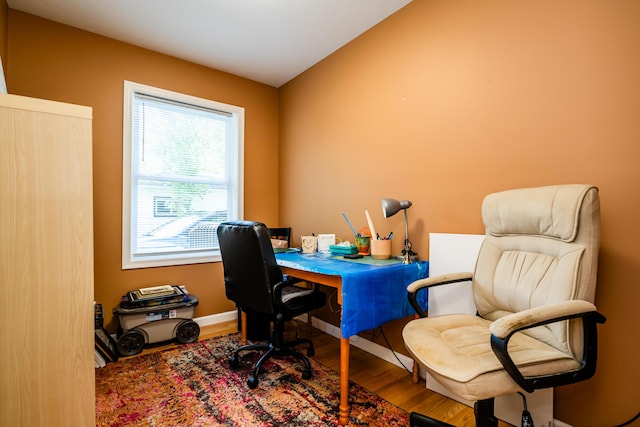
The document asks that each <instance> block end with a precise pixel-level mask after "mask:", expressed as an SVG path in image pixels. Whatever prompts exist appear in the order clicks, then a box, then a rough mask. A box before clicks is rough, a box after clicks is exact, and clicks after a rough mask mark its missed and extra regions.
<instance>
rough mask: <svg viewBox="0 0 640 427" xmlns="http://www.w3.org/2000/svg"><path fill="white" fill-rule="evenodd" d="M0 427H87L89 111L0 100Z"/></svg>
mask: <svg viewBox="0 0 640 427" xmlns="http://www.w3.org/2000/svg"><path fill="white" fill-rule="evenodd" d="M0 149H1V153H2V155H0V195H1V196H0V197H1V202H0V236H1V239H0V295H1V297H0V325H2V327H1V328H0V331H1V332H0V342H1V343H2V344H1V345H0V366H2V369H1V370H0V401H2V405H0V406H1V407H2V409H1V410H0V425H17V426H53V425H77V426H81V425H82V426H88V425H95V391H94V389H95V384H94V374H95V371H94V362H93V359H94V356H93V352H94V350H93V347H94V344H93V340H94V338H93V320H92V318H93V201H92V185H93V184H92V173H91V170H92V155H91V109H89V108H87V107H79V106H72V105H68V104H61V103H56V102H50V101H42V100H35V99H31V98H25V97H17V96H13V95H2V97H1V98H0Z"/></svg>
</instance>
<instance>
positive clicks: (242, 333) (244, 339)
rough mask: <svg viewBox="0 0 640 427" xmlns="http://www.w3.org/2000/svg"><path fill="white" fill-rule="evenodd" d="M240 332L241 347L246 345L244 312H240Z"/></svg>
mask: <svg viewBox="0 0 640 427" xmlns="http://www.w3.org/2000/svg"><path fill="white" fill-rule="evenodd" d="M240 323H241V325H240V331H241V337H242V338H241V341H240V343H241V344H242V345H246V344H247V313H245V312H244V311H240Z"/></svg>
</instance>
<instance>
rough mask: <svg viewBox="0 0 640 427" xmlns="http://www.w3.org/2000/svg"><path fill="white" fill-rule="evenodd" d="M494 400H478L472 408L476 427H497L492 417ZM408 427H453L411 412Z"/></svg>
mask: <svg viewBox="0 0 640 427" xmlns="http://www.w3.org/2000/svg"><path fill="white" fill-rule="evenodd" d="M493 405H494V399H485V400H479V401H477V402H476V403H475V405H474V406H473V412H474V414H475V416H476V427H498V419H497V418H496V417H495V416H494V415H493ZM409 423H410V424H409V425H410V427H455V426H453V425H451V424H447V423H445V422H444V421H439V420H436V419H433V418H430V417H427V416H426V415H422V414H418V413H417V412H412V413H411V415H409Z"/></svg>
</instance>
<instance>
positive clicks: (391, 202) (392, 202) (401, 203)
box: [382, 199, 411, 218]
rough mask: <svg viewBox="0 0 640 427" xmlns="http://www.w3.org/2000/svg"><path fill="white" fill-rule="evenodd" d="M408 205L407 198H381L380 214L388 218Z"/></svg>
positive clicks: (408, 206)
mask: <svg viewBox="0 0 640 427" xmlns="http://www.w3.org/2000/svg"><path fill="white" fill-rule="evenodd" d="M410 207H411V202H410V201H408V200H396V199H382V214H383V215H384V217H385V218H389V217H390V216H393V215H395V214H397V213H398V212H399V211H401V210H403V209H408V208H410Z"/></svg>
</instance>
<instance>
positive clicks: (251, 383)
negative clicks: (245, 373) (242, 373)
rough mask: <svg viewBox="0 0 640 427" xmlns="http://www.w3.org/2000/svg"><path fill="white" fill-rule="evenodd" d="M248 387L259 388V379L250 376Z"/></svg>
mask: <svg viewBox="0 0 640 427" xmlns="http://www.w3.org/2000/svg"><path fill="white" fill-rule="evenodd" d="M247 385H248V386H249V388H252V389H253V388H256V387H257V386H258V379H257V378H256V377H254V376H253V375H252V376H250V377H249V380H248V381H247Z"/></svg>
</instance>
